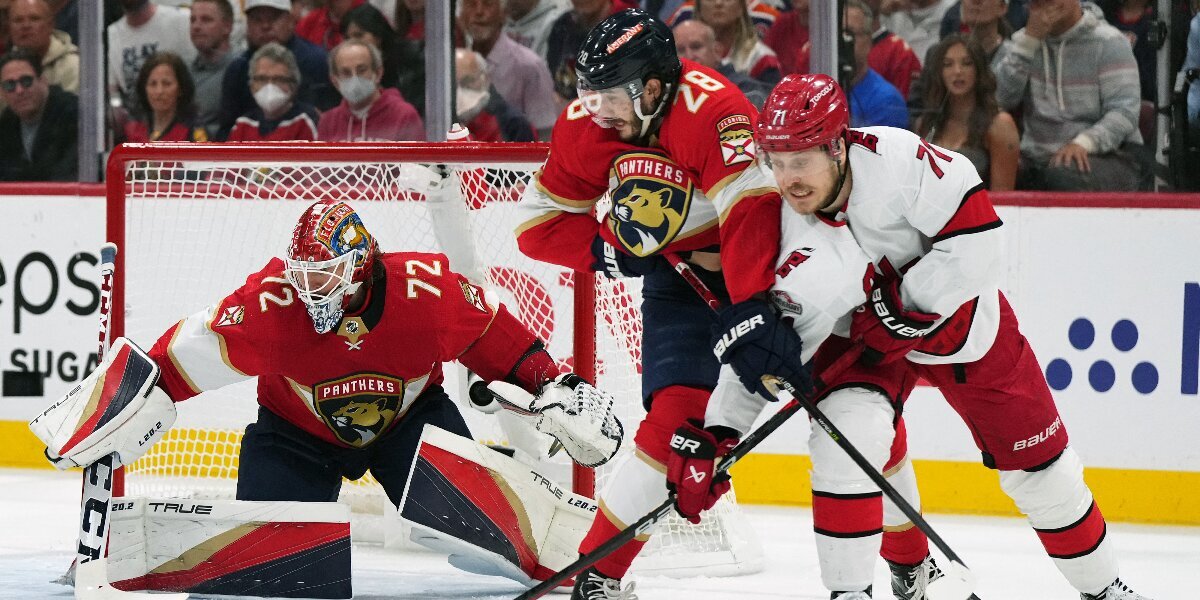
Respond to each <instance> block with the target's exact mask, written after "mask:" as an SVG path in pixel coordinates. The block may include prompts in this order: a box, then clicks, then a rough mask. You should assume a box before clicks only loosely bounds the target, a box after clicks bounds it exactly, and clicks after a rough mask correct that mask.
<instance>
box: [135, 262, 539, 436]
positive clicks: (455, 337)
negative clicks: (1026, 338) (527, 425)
mask: <svg viewBox="0 0 1200 600" xmlns="http://www.w3.org/2000/svg"><path fill="white" fill-rule="evenodd" d="M380 263H381V266H382V270H383V273H384V278H383V280H376V281H375V282H374V283H373V284H372V286H371V288H370V291H369V294H370V296H369V297H368V299H367V301H366V302H365V304H364V306H363V308H362V309H361V310H359V311H358V312H356V313H355V314H347V315H345V316H344V317H343V318H342V322H341V324H340V326H339V327H338V329H337V330H336V332H330V333H326V334H323V335H322V334H318V333H316V331H315V330H314V329H313V325H312V321H311V320H310V319H309V317H308V313H307V310H306V309H305V306H304V304H303V303H302V302H301V301H300V300H299V298H298V297H297V296H296V293H295V290H294V288H293V287H292V286H291V284H290V283H288V281H287V280H286V279H285V278H284V276H283V261H282V260H280V259H273V260H271V261H270V262H269V263H267V265H266V267H264V268H263V269H262V270H261V271H259V272H257V273H255V274H253V275H251V276H250V277H249V278H248V279H247V280H246V283H245V284H244V285H243V286H242V287H241V288H239V289H238V290H237V291H235V292H233V293H232V294H230V295H229V296H227V297H225V298H224V299H222V300H221V301H220V302H218V303H217V304H215V305H213V306H211V307H209V308H207V309H205V310H203V311H200V312H198V313H196V314H193V315H191V316H189V317H187V318H185V319H183V320H182V321H180V322H179V323H176V324H175V325H174V326H172V327H171V328H170V329H168V330H167V332H166V333H164V334H163V335H162V337H160V338H159V339H158V342H157V343H155V344H154V347H153V348H152V349H151V350H150V356H151V357H152V358H153V359H154V360H155V362H157V363H158V364H159V366H161V367H162V378H161V379H160V381H159V386H160V387H162V388H163V389H164V390H165V391H166V392H167V394H168V395H170V396H171V398H172V399H173V400H175V401H177V402H178V401H181V400H184V399H187V398H190V397H192V396H194V395H196V394H198V393H200V392H202V391H205V390H210V389H215V388H219V387H222V386H224V385H228V384H231V383H235V382H237V381H241V380H244V379H246V378H248V377H252V376H256V375H257V376H258V378H259V379H258V402H259V404H261V405H262V406H264V407H266V408H268V409H270V410H271V411H272V412H274V413H275V414H277V415H279V416H281V417H283V418H284V419H286V420H287V421H288V422H290V423H292V424H294V425H296V426H298V427H300V428H301V429H303V430H304V431H306V432H308V433H310V434H312V435H314V436H316V437H317V438H320V439H322V440H325V441H327V442H330V443H333V444H338V445H342V446H349V447H363V446H366V445H368V444H370V443H371V442H372V441H374V440H375V439H377V438H378V437H379V436H380V435H381V434H383V433H384V432H386V431H387V430H388V429H390V428H391V427H393V426H395V424H396V423H398V422H399V421H400V420H401V419H403V418H404V414H405V413H406V412H407V411H408V409H409V408H411V407H412V405H413V401H414V400H416V399H417V397H418V396H419V395H420V394H421V392H422V391H424V390H425V389H426V388H427V387H429V386H430V385H433V384H436V383H440V382H441V380H442V371H441V363H442V362H446V361H452V360H461V361H462V363H463V364H464V365H466V366H467V367H468V368H470V369H472V370H473V371H475V372H476V373H478V374H479V375H480V376H481V377H484V378H485V379H504V378H505V377H506V376H508V375H510V373H512V372H513V370H514V365H516V364H517V363H518V362H519V361H521V358H522V356H523V355H524V354H525V352H526V351H528V350H529V349H530V348H531V347H532V346H533V344H534V342H535V338H534V336H533V334H532V333H530V332H529V331H528V330H526V329H525V328H524V327H522V326H521V325H520V324H519V323H517V321H516V319H515V318H514V317H513V316H512V315H511V314H509V313H508V312H507V310H506V309H504V308H503V307H500V308H498V309H493V308H492V307H491V306H489V305H488V304H487V303H486V302H485V301H484V299H483V291H482V290H480V289H479V288H478V287H476V286H475V285H473V284H471V283H470V282H468V281H467V280H466V279H465V278H463V277H462V276H461V275H458V274H457V273H454V272H452V271H450V270H449V263H448V260H447V258H446V256H445V255H442V254H425V253H415V252H396V253H385V254H382V255H381V256H380ZM534 356H535V357H536V358H535V359H534V360H537V361H540V365H539V369H535V370H534V371H536V373H531V371H530V370H529V369H528V365H527V364H526V363H522V369H521V370H520V371H521V373H518V374H517V377H518V379H523V380H522V381H520V383H521V384H522V386H523V387H525V388H526V389H527V390H530V391H532V390H533V389H534V388H535V386H536V385H537V384H538V383H540V382H541V381H542V380H544V379H547V378H551V377H553V376H554V375H555V374H556V373H555V372H553V371H554V370H555V367H554V363H553V360H551V359H550V358H549V355H547V354H546V353H545V352H540V353H535V354H534ZM526 362H528V361H526Z"/></svg>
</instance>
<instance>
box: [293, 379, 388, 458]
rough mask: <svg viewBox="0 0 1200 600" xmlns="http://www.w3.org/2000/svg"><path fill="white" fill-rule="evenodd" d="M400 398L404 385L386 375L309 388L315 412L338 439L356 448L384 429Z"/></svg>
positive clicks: (372, 439)
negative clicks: (311, 390) (311, 389)
mask: <svg viewBox="0 0 1200 600" xmlns="http://www.w3.org/2000/svg"><path fill="white" fill-rule="evenodd" d="M403 398H404V382H403V381H402V380H400V379H397V378H394V377H388V376H386V375H375V374H358V375H351V376H349V377H344V378H342V379H338V380H335V381H330V382H323V383H319V384H317V385H315V386H313V399H314V404H315V405H316V409H317V413H318V414H320V415H321V418H322V419H323V420H324V421H325V424H326V425H327V426H328V427H329V429H330V430H332V431H333V433H334V435H336V436H337V438H338V439H339V440H341V441H343V442H345V443H347V444H349V445H351V446H354V447H356V448H362V447H364V446H367V445H369V444H370V443H371V442H374V441H375V440H376V439H377V438H378V437H379V436H380V435H382V434H383V433H384V432H386V431H387V430H388V428H389V427H390V426H391V424H392V422H394V421H395V420H396V416H397V415H399V414H400V407H401V405H402V400H403Z"/></svg>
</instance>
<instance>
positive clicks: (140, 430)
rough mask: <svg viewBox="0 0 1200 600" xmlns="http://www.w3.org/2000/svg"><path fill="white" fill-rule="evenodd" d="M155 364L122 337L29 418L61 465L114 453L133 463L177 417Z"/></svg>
mask: <svg viewBox="0 0 1200 600" xmlns="http://www.w3.org/2000/svg"><path fill="white" fill-rule="evenodd" d="M158 376H159V368H158V365H156V364H154V361H153V360H152V359H151V358H150V357H149V356H148V355H147V354H146V353H145V352H143V351H142V349H141V348H138V347H137V346H136V345H135V344H134V343H133V342H131V341H129V340H128V339H126V338H123V337H122V338H117V340H116V341H115V342H114V343H113V345H112V348H110V349H109V351H108V354H107V355H106V356H105V359H104V362H103V363H101V364H100V366H98V367H97V368H96V370H95V371H93V372H92V373H91V374H90V375H88V377H87V378H86V379H84V380H83V381H82V382H80V384H79V385H77V386H75V387H74V388H73V389H71V391H69V392H67V394H66V396H64V397H62V398H60V399H59V400H58V401H56V402H55V403H54V404H52V405H51V406H50V407H49V408H47V409H46V410H45V411H43V412H42V414H40V415H38V416H37V417H36V418H35V419H34V420H33V421H31V422H30V423H29V429H30V430H31V431H33V433H34V435H36V436H37V437H38V439H40V440H42V442H43V443H45V444H46V456H47V458H49V459H50V460H51V462H53V463H54V464H55V466H56V467H58V468H59V469H66V468H70V467H84V466H87V465H90V464H92V463H94V462H96V461H97V460H99V459H101V458H103V457H105V456H108V455H109V454H111V453H114V452H115V453H117V454H118V455H119V456H120V460H121V464H125V465H128V464H132V463H133V461H135V460H137V459H138V458H140V457H141V456H142V455H143V454H145V453H146V451H147V450H149V449H150V446H152V445H154V443H155V442H157V441H158V440H159V439H161V438H162V437H163V435H165V434H166V432H167V430H168V429H170V427H171V425H173V424H174V423H175V404H174V402H172V401H171V399H170V398H169V397H168V396H167V394H166V393H165V392H163V391H162V390H161V389H159V388H158V387H157V386H156V385H155V383H156V382H157V381H158Z"/></svg>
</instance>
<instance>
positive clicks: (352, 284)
mask: <svg viewBox="0 0 1200 600" xmlns="http://www.w3.org/2000/svg"><path fill="white" fill-rule="evenodd" d="M378 254H379V248H378V246H377V245H376V243H375V238H374V237H373V236H372V235H371V233H370V232H368V231H367V228H366V226H364V225H363V222H362V219H360V218H359V217H358V213H356V212H354V209H353V208H351V207H350V205H349V204H346V203H345V202H337V203H330V202H325V201H322V202H317V203H315V204H313V205H312V206H310V207H308V209H307V210H306V211H304V214H303V215H302V216H301V217H300V221H299V222H298V223H296V229H295V230H294V231H293V232H292V243H291V245H290V246H288V254H287V256H286V257H285V258H284V263H285V265H286V269H285V270H284V275H285V276H286V277H287V279H288V281H289V282H291V284H292V286H293V287H295V288H296V292H297V293H299V295H300V300H302V301H303V302H304V305H305V306H306V307H307V308H308V314H309V316H310V317H312V319H313V325H314V326H315V327H316V330H317V333H325V332H327V331H330V330H331V329H333V328H334V327H336V326H337V324H338V322H339V321H340V320H341V318H342V313H343V311H344V309H345V306H346V303H347V302H348V301H349V299H350V297H351V296H353V295H354V292H355V291H357V290H358V286H360V285H362V284H363V283H364V282H366V281H367V280H368V279H370V276H371V269H372V267H373V265H374V263H375V257H376V255H378Z"/></svg>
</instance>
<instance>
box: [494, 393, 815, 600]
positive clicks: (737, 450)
mask: <svg viewBox="0 0 1200 600" xmlns="http://www.w3.org/2000/svg"><path fill="white" fill-rule="evenodd" d="M800 407H801V406H800V403H799V402H796V401H794V400H793V401H791V402H788V403H786V404H785V405H784V406H783V408H781V409H779V411H778V412H776V413H775V414H774V415H771V418H769V419H767V420H766V421H765V422H764V423H763V424H762V425H761V426H759V427H758V429H755V430H754V431H753V432H752V433H750V435H748V436H746V437H745V438H744V439H743V440H742V441H741V442H740V443H738V445H736V446H734V447H733V449H731V450H730V451H729V453H728V454H726V455H725V456H724V457H723V458H722V459H721V462H720V463H719V464H718V465H717V467H716V472H717V473H725V472H726V471H728V470H729V469H730V467H732V466H733V465H734V463H736V462H737V461H738V460H740V459H741V458H742V457H743V456H745V455H746V454H748V453H749V452H750V451H751V450H753V449H754V447H755V446H758V445H759V444H760V443H762V441H763V440H764V439H766V437H767V436H769V435H771V433H772V432H774V431H775V430H776V429H779V426H780V425H783V423H784V422H785V421H787V420H788V419H790V418H791V417H792V415H794V414H796V413H797V412H798V411H799V410H800ZM674 505H675V498H674V496H672V497H669V498H667V500H666V501H664V502H663V503H662V504H659V505H658V507H656V508H655V509H654V510H652V511H650V512H649V513H647V514H646V515H645V516H644V517H642V518H640V519H638V520H637V521H635V522H634V523H633V524H632V525H629V526H628V527H626V528H625V529H622V530H621V531H620V532H618V533H617V534H616V535H614V536H613V537H611V538H609V539H608V540H607V541H605V542H604V543H603V544H600V545H599V546H597V547H596V549H594V550H592V551H591V552H589V553H587V554H584V555H583V556H580V557H579V559H578V560H576V561H575V562H573V563H571V564H569V565H567V566H566V567H564V568H563V569H562V570H560V571H559V572H557V573H555V574H554V575H553V576H551V577H550V578H548V579H546V580H545V581H543V582H541V583H539V584H538V585H536V586H534V587H532V588H529V589H528V590H526V591H525V593H523V594H521V595H519V596H517V597H516V598H515V599H514V600H532V599H534V598H540V597H542V596H543V595H545V594H546V593H547V592H549V591H551V590H553V589H554V588H556V587H558V586H559V585H561V584H562V583H563V582H564V581H566V580H568V579H570V578H572V577H574V576H576V575H578V574H579V573H580V572H582V571H583V570H584V569H586V568H588V567H590V566H592V565H594V564H596V562H598V561H600V560H601V559H603V558H604V557H606V556H608V555H610V554H612V553H613V552H616V551H617V550H618V549H619V548H620V547H621V546H624V545H625V544H626V543H628V542H629V541H631V540H633V539H634V538H635V537H637V536H639V535H642V534H645V533H649V532H650V530H651V528H653V527H654V525H655V524H656V523H658V522H659V521H661V520H663V519H665V518H666V517H667V515H669V514H670V513H671V511H672V510H674Z"/></svg>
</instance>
